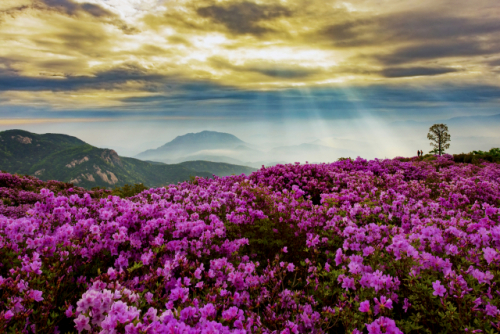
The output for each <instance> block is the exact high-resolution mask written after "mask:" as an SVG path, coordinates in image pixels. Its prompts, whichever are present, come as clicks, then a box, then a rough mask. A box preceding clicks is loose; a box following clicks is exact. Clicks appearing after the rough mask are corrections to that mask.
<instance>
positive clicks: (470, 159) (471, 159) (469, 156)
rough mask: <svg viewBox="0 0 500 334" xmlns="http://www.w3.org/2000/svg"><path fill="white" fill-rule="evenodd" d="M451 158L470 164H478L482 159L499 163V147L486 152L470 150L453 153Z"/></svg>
mask: <svg viewBox="0 0 500 334" xmlns="http://www.w3.org/2000/svg"><path fill="white" fill-rule="evenodd" d="M453 160H454V161H455V162H462V163H470V164H480V163H481V162H483V161H488V162H497V163H500V148H492V149H491V150H489V151H487V152H485V151H472V152H470V153H461V154H454V155H453Z"/></svg>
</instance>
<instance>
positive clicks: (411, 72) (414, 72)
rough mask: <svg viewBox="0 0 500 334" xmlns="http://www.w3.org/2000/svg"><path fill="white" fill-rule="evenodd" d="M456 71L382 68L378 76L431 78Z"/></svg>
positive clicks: (435, 68) (445, 69)
mask: <svg viewBox="0 0 500 334" xmlns="http://www.w3.org/2000/svg"><path fill="white" fill-rule="evenodd" d="M457 71H458V69H456V68H450V67H388V68H384V69H383V70H382V71H381V72H380V74H381V75H382V76H383V77H386V78H402V77H417V76H433V75H440V74H445V73H453V72H457Z"/></svg>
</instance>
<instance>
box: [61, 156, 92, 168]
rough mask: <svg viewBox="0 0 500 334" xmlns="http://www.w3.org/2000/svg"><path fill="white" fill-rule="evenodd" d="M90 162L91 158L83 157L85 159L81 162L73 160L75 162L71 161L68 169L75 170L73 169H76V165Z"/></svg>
mask: <svg viewBox="0 0 500 334" xmlns="http://www.w3.org/2000/svg"><path fill="white" fill-rule="evenodd" d="M89 160H90V159H89V157H83V158H82V159H80V160H73V161H71V162H70V163H69V164H67V165H66V167H68V168H73V167H75V166H76V165H79V164H82V163H84V162H86V161H89Z"/></svg>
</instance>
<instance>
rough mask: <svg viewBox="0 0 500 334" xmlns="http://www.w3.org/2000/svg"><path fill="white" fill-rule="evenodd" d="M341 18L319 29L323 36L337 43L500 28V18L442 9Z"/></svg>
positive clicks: (449, 36)
mask: <svg viewBox="0 0 500 334" xmlns="http://www.w3.org/2000/svg"><path fill="white" fill-rule="evenodd" d="M358 15H359V14H358ZM339 21H340V22H338V23H334V24H331V25H328V26H326V27H323V28H322V29H320V30H319V32H318V33H319V36H320V37H321V38H326V39H327V40H329V41H330V42H331V43H332V44H333V45H335V46H338V47H363V46H371V45H377V44H380V43H394V42H422V41H427V42H430V41H441V40H446V41H450V40H452V39H454V38H460V39H464V38H468V37H476V36H480V35H481V36H483V35H493V34H495V33H498V32H500V20H498V19H497V18H482V17H474V18H468V17H459V16H447V15H446V14H445V13H442V12H430V11H415V12H396V13H391V14H386V15H380V16H369V17H356V16H355V15H354V14H348V13H346V17H345V18H344V19H343V20H339Z"/></svg>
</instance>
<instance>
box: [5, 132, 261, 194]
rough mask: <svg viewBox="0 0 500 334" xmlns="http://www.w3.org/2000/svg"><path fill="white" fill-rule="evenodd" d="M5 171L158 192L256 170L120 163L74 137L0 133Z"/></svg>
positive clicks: (86, 185)
mask: <svg viewBox="0 0 500 334" xmlns="http://www.w3.org/2000/svg"><path fill="white" fill-rule="evenodd" d="M0 170H3V171H6V172H9V173H19V174H28V175H35V176H37V177H38V178H40V179H42V180H59V181H64V182H70V183H73V184H75V185H78V186H81V187H84V188H92V187H97V186H99V187H115V186H123V185H124V184H134V183H143V184H144V185H146V186H148V187H158V186H162V185H167V184H171V183H177V182H181V181H185V180H188V179H189V178H190V177H193V176H200V177H211V176H212V175H213V174H215V175H219V176H225V175H231V174H242V173H246V174H250V173H251V172H252V171H253V170H254V169H252V168H249V167H245V166H237V165H231V164H225V163H214V162H208V161H194V162H187V163H182V164H173V165H167V164H162V163H157V162H154V163H152V162H147V161H141V160H138V159H134V158H124V157H120V156H118V154H117V153H116V152H115V151H113V150H108V149H100V148H97V147H94V146H91V145H89V144H87V143H85V142H83V141H81V140H79V139H77V138H75V137H71V136H66V135H56V134H44V135H38V134H34V133H30V132H27V131H21V130H9V131H3V132H0Z"/></svg>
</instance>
